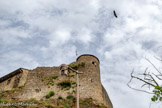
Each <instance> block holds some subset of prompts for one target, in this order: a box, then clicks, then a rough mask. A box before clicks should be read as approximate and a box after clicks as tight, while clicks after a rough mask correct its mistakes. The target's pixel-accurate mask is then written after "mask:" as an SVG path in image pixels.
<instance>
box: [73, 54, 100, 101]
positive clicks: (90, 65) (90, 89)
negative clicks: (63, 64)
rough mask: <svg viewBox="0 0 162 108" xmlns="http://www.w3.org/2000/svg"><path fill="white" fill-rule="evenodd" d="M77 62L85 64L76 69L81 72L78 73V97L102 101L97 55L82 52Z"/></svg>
mask: <svg viewBox="0 0 162 108" xmlns="http://www.w3.org/2000/svg"><path fill="white" fill-rule="evenodd" d="M76 62H77V63H78V64H85V65H84V66H81V67H80V68H79V69H78V70H79V71H81V72H83V74H80V75H79V81H80V98H90V97H91V98H93V99H95V100H97V101H98V102H101V103H103V97H102V84H101V80H100V67H99V64H100V61H99V59H98V58H97V57H95V56H94V55H90V54H84V55H81V56H79V57H78V58H77V61H76Z"/></svg>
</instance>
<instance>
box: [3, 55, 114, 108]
mask: <svg viewBox="0 0 162 108" xmlns="http://www.w3.org/2000/svg"><path fill="white" fill-rule="evenodd" d="M99 64H100V61H99V59H98V58H97V57H95V56H93V55H89V54H85V55H81V56H79V57H78V58H77V60H76V62H73V63H71V64H69V65H68V66H69V67H71V68H73V69H75V70H78V71H79V72H83V74H79V92H80V93H79V94H80V98H90V97H91V98H93V99H95V100H96V101H97V102H99V103H103V104H105V105H107V106H109V108H113V105H112V103H111V100H110V98H109V96H108V94H107V92H106V90H105V88H104V87H103V85H102V84H101V79H100V67H99ZM62 66H63V67H61V66H60V67H37V68H35V69H33V70H28V69H24V68H20V69H17V70H15V71H14V72H11V73H10V74H8V75H6V76H4V77H2V78H0V91H4V90H12V89H14V88H18V87H19V88H23V89H22V90H21V91H19V92H17V93H15V94H14V95H13V96H11V97H12V98H13V99H20V100H25V99H30V98H36V99H43V98H45V95H46V94H47V93H48V92H49V91H50V90H53V91H54V92H55V96H53V97H52V98H54V99H55V98H58V96H62V97H66V96H67V95H68V93H72V92H74V91H76V86H75V85H76V73H75V72H73V71H71V70H68V69H67V68H65V69H64V66H65V64H63V65H62ZM64 81H70V82H72V83H71V84H72V85H70V87H69V88H65V89H64V88H63V87H60V85H61V82H64ZM74 94H75V93H74Z"/></svg>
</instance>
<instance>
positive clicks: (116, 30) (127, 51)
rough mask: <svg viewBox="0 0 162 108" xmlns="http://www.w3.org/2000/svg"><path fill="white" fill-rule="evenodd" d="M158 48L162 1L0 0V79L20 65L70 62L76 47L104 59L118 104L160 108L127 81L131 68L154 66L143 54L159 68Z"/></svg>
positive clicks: (108, 87)
mask: <svg viewBox="0 0 162 108" xmlns="http://www.w3.org/2000/svg"><path fill="white" fill-rule="evenodd" d="M113 10H116V13H117V15H118V18H115V17H114V16H113ZM160 46H162V1H161V0H69V1H68V0H0V77H2V76H4V75H6V74H8V73H10V72H12V71H13V70H15V69H18V68H20V67H23V68H27V69H33V68H35V67H37V66H59V65H60V64H62V63H67V64H68V63H70V62H73V61H75V59H76V56H75V52H76V50H77V51H78V54H79V55H81V54H93V55H95V56H97V57H98V58H99V59H100V62H101V63H100V69H101V79H102V83H103V85H104V86H105V88H106V90H107V92H108V94H109V96H110V98H111V101H112V103H113V106H114V108H148V107H149V105H151V108H162V105H161V106H159V104H153V103H151V101H150V97H151V95H148V94H145V93H140V92H137V91H134V90H132V89H130V88H128V87H127V85H126V84H127V82H128V81H129V79H130V73H131V71H132V69H133V68H134V69H135V71H136V72H138V73H140V72H141V73H142V72H143V71H144V70H145V68H146V67H147V66H149V67H151V65H150V64H149V63H148V62H147V61H146V60H145V59H144V58H149V59H150V60H151V61H152V62H153V63H154V64H155V65H156V66H160V65H159V62H158V61H157V60H156V59H155V58H154V56H156V57H161V56H162V55H161V54H162V51H161V49H160V48H159V47H160ZM149 69H150V68H149ZM151 71H154V70H153V69H152V70H151ZM136 84H137V83H136V82H134V83H133V85H134V86H136Z"/></svg>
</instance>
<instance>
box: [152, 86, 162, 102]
mask: <svg viewBox="0 0 162 108" xmlns="http://www.w3.org/2000/svg"><path fill="white" fill-rule="evenodd" d="M153 93H154V95H153V97H152V98H151V100H152V101H153V102H157V101H162V86H155V88H154V90H153Z"/></svg>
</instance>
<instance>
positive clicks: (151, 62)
mask: <svg viewBox="0 0 162 108" xmlns="http://www.w3.org/2000/svg"><path fill="white" fill-rule="evenodd" d="M145 59H146V60H147V61H148V62H149V63H150V64H151V65H152V66H153V67H154V68H155V69H156V71H158V72H159V73H160V74H161V75H162V73H161V72H160V71H159V70H158V69H157V67H156V66H155V65H154V64H153V63H152V62H151V61H150V60H149V59H147V58H145Z"/></svg>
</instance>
